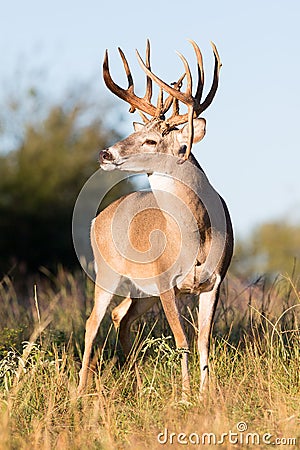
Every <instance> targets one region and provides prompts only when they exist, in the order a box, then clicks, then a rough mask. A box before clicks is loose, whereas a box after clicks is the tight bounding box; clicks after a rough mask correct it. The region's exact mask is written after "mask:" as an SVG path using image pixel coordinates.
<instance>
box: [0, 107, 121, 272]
mask: <svg viewBox="0 0 300 450" xmlns="http://www.w3.org/2000/svg"><path fill="white" fill-rule="evenodd" d="M15 109H16V111H15V113H16V115H17V114H19V112H20V111H18V110H17V109H18V108H15ZM10 112H11V111H10ZM43 116H44V117H43V118H42V117H41V116H40V115H39V114H37V115H36V117H34V116H33V117H31V118H29V119H26V120H25V122H24V123H23V124H22V126H23V129H22V132H20V130H19V133H18V135H19V139H18V140H17V141H16V142H17V146H16V148H15V149H14V150H11V151H9V152H6V153H5V152H4V151H3V147H4V144H5V142H7V135H6V136H5V130H4V129H3V128H4V127H3V124H2V129H1V128H0V129H1V131H2V139H1V135H0V271H1V272H6V271H8V270H10V269H11V268H12V266H14V265H15V264H16V263H17V264H18V263H22V264H23V267H26V268H28V269H36V268H38V267H39V266H41V265H47V266H48V267H54V266H56V265H57V264H58V263H62V264H64V265H68V266H72V264H74V262H75V261H76V258H75V253H74V250H73V246H72V237H71V217H72V210H73V206H74V203H75V200H76V197H77V195H78V193H79V191H80V189H81V188H82V186H83V184H84V182H85V181H86V180H87V178H88V177H89V176H90V175H91V174H92V173H93V172H94V171H95V170H97V169H98V164H97V155H98V150H99V149H101V148H105V147H106V146H107V145H109V144H110V143H111V142H112V141H114V140H116V139H117V138H118V136H117V133H116V132H115V131H113V130H111V129H108V127H106V126H105V125H104V124H103V122H102V121H101V119H99V116H100V117H101V115H100V114H99V116H98V118H95V114H94V113H93V112H91V108H90V107H89V105H87V104H86V103H83V102H80V101H76V100H75V101H74V100H73V101H70V100H68V101H62V102H61V104H58V105H55V106H52V107H50V108H49V110H48V111H47V113H46V114H43ZM11 120H13V118H11ZM4 137H5V139H4ZM1 145H2V149H1Z"/></svg>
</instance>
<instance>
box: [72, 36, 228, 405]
mask: <svg viewBox="0 0 300 450" xmlns="http://www.w3.org/2000/svg"><path fill="white" fill-rule="evenodd" d="M190 43H191V44H192V46H193V49H194V53H195V56H196V61H197V72H198V81H197V86H196V91H195V94H193V92H192V91H193V80H192V74H191V70H190V66H189V63H188V61H187V60H186V58H185V57H184V56H183V55H182V54H180V53H178V55H179V57H180V59H181V60H182V62H183V65H184V73H183V75H181V76H180V77H179V79H178V81H177V82H174V83H170V84H168V83H166V82H164V81H163V80H162V79H161V78H159V77H158V76H157V75H156V74H155V73H154V72H153V71H152V69H151V64H150V43H149V40H147V45H146V57H145V61H144V60H143V59H142V57H141V56H140V54H139V52H138V51H137V50H136V56H137V59H138V62H139V64H140V66H141V68H142V70H143V71H144V73H145V75H146V92H145V95H144V97H139V96H138V95H136V94H135V92H134V83H133V77H132V74H131V70H130V67H129V64H128V61H127V59H126V57H125V55H124V53H123V51H122V50H121V49H120V48H119V49H118V50H119V53H120V56H121V59H122V62H123V66H124V70H125V73H126V76H127V80H128V88H127V89H124V88H121V87H120V86H119V85H117V84H116V83H115V82H114V81H113V79H112V77H111V74H110V69H109V60H108V51H107V50H106V52H105V57H104V62H103V78H104V82H105V84H106V86H107V88H108V89H109V90H110V91H111V92H112V93H113V94H115V95H116V96H117V97H119V98H120V99H122V100H124V101H126V102H127V103H128V104H129V105H130V110H129V111H130V112H131V113H132V112H135V111H136V110H137V111H138V112H139V114H140V116H141V118H142V123H139V122H134V123H133V126H134V132H133V133H132V134H130V135H129V136H128V137H126V138H125V139H123V140H121V141H119V142H117V143H115V144H114V145H112V146H110V147H108V148H106V149H104V150H101V151H100V153H99V163H100V167H101V169H102V170H104V171H111V170H121V171H129V172H133V173H144V174H147V176H148V179H149V183H150V187H151V189H150V190H144V191H137V192H134V193H131V194H128V195H126V196H123V197H121V198H119V199H117V200H115V201H114V202H113V203H111V204H110V205H109V206H108V207H107V208H105V209H104V210H103V211H102V212H101V213H100V214H99V215H98V216H97V217H96V218H95V219H94V220H93V221H92V225H91V232H90V233H91V246H92V249H93V254H94V263H95V273H96V277H95V293H94V306H93V309H92V312H91V314H90V316H89V318H88V319H87V322H86V332H85V348H84V354H83V359H82V367H81V370H80V374H79V386H78V392H79V394H82V393H83V392H84V390H85V389H86V385H87V379H88V374H89V372H90V370H91V369H90V359H91V352H92V346H93V342H94V339H95V336H96V334H97V331H98V329H99V326H100V324H101V321H102V319H103V317H104V315H105V312H106V310H107V308H108V306H109V304H110V303H111V300H112V298H113V297H114V295H115V294H118V295H120V296H121V297H122V298H123V300H122V301H121V303H120V304H119V305H118V306H117V307H115V308H114V310H113V311H112V320H113V322H114V325H115V327H116V328H118V330H119V339H120V343H121V346H122V349H123V351H124V354H125V357H127V358H128V357H129V355H130V352H131V350H132V344H131V338H130V329H131V325H132V323H133V322H134V321H135V320H136V319H137V318H138V317H140V316H142V315H143V314H144V313H145V312H146V311H147V310H149V308H151V306H152V305H153V304H154V303H155V302H157V301H160V302H161V305H162V308H163V311H164V313H165V316H166V318H167V321H168V323H169V326H170V329H171V331H172V333H173V336H174V340H175V344H176V349H177V350H178V352H180V356H181V373H182V389H181V395H182V400H183V401H188V399H189V398H190V396H191V388H190V374H189V367H188V355H189V343H188V341H187V338H186V333H185V329H184V323H183V317H182V315H181V313H180V308H179V304H178V296H179V295H180V294H181V293H192V294H195V298H197V302H198V309H197V312H198V321H197V348H198V352H199V363H200V373H201V376H200V383H199V395H200V397H202V396H203V395H204V394H205V392H207V391H208V371H209V347H210V337H211V331H212V325H213V319H214V313H215V310H216V305H217V302H218V298H219V293H220V286H221V283H222V281H223V280H224V277H225V275H226V272H227V270H228V267H229V265H230V261H231V258H232V253H233V241H234V238H233V229H232V224H231V219H230V215H229V211H228V208H227V206H226V203H225V201H224V200H223V198H222V197H221V196H220V195H219V194H218V193H217V191H216V190H215V189H214V188H213V187H212V185H211V184H210V182H209V180H208V178H207V176H206V175H205V173H204V170H203V169H202V167H201V166H200V164H199V163H198V161H197V160H196V158H195V157H194V155H193V153H192V151H191V150H192V145H193V144H194V143H196V142H199V141H201V140H202V139H203V137H204V135H205V133H206V120H205V119H204V118H203V117H199V116H200V115H201V114H202V113H203V112H204V111H205V110H206V109H207V108H208V107H209V106H210V104H211V103H212V101H213V99H214V97H215V94H216V91H217V88H218V84H219V72H220V68H221V61H220V57H219V54H218V51H217V48H216V46H215V44H214V43H211V45H212V50H213V54H214V72H213V80H212V85H211V88H210V90H209V92H208V94H207V96H206V97H205V99H204V101H202V102H201V99H202V93H203V87H204V69H203V58H202V54H201V51H200V49H199V47H198V45H197V44H196V42H195V41H192V40H191V41H190ZM153 83H155V84H156V85H157V86H158V89H159V93H158V99H157V102H156V104H153V102H152V94H153ZM183 85H186V87H185V90H184V91H182V87H183ZM180 104H183V105H184V106H185V108H186V112H183V113H181V112H180ZM170 109H172V110H171V112H170ZM167 113H168V114H167Z"/></svg>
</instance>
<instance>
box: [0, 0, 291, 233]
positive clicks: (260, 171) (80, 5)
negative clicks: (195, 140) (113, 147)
mask: <svg viewBox="0 0 300 450" xmlns="http://www.w3.org/2000/svg"><path fill="white" fill-rule="evenodd" d="M1 3H2V5H1V15H0V37H1V39H0V67H1V69H0V83H1V84H0V86H1V89H2V88H3V86H5V85H7V80H10V79H11V80H12V83H15V82H18V80H17V79H16V76H14V74H16V73H17V71H18V70H19V71H20V70H21V71H22V67H24V70H26V68H29V69H30V68H31V67H42V68H43V69H44V74H45V86H46V89H48V92H49V97H52V96H53V97H55V96H57V97H59V95H61V94H62V93H63V92H64V90H65V89H67V88H68V87H69V86H72V85H74V83H75V82H81V81H82V82H88V83H89V84H90V87H91V90H92V92H94V95H95V98H94V100H95V101H99V104H101V103H102V102H104V103H105V102H106V101H107V99H108V98H109V99H111V101H112V102H113V104H114V105H115V107H116V114H115V127H116V128H118V127H120V128H121V129H122V132H124V133H129V132H131V129H132V128H131V123H132V121H133V120H138V116H135V115H133V116H131V115H129V114H127V112H126V111H127V110H128V105H126V104H125V103H124V102H121V100H118V99H114V98H113V96H112V94H111V95H110V94H109V93H106V91H105V88H104V86H103V82H102V75H101V64H102V59H103V55H104V51H105V49H106V48H108V49H109V52H110V61H111V71H112V74H113V77H114V79H115V80H116V81H117V82H118V83H119V84H123V85H124V86H126V82H125V77H124V74H123V68H122V66H121V64H120V61H119V55H118V54H117V51H116V48H117V46H120V47H122V49H123V50H124V51H125V53H126V55H127V57H128V59H129V61H130V63H131V67H132V71H133V74H134V76H135V84H136V87H137V92H138V93H142V90H143V89H144V76H143V73H142V72H141V70H140V68H139V67H138V65H137V63H136V60H135V53H134V50H135V48H138V49H139V50H140V51H141V52H144V48H145V42H146V38H147V37H149V38H150V40H151V44H152V68H153V71H155V72H156V73H157V74H159V75H160V76H161V77H162V78H163V79H165V80H166V81H174V79H176V78H177V77H178V75H179V74H181V72H182V65H181V62H180V60H179V58H178V56H177V55H176V53H175V50H179V51H180V52H182V53H184V55H186V56H187V58H188V60H189V61H190V62H191V66H193V65H195V60H194V55H193V52H192V49H191V46H190V44H189V43H188V41H187V39H189V38H191V39H194V40H195V41H196V42H197V43H198V44H199V46H200V47H201V49H202V52H203V56H204V60H205V68H206V74H207V75H206V80H207V88H208V87H209V83H210V80H211V72H212V68H213V57H212V51H211V48H210V45H209V41H210V40H213V41H214V42H215V43H216V44H217V47H218V50H219V53H220V56H221V59H222V63H223V67H222V69H221V81H220V87H219V90H218V93H217V96H216V98H215V100H214V102H213V104H212V105H211V107H210V108H209V110H207V111H206V112H205V114H204V117H205V118H206V119H207V135H206V137H205V139H204V140H203V141H202V142H201V143H199V144H197V145H196V146H195V147H194V153H195V155H196V157H197V158H198V160H199V161H200V163H201V165H202V166H203V168H204V169H205V170H206V173H207V175H208V177H209V178H210V180H211V181H212V183H213V185H214V186H215V187H216V188H217V190H218V191H219V192H220V193H221V194H222V195H223V196H224V198H225V199H226V201H227V203H228V206H229V209H230V211H231V215H232V219H233V222H234V225H235V230H236V232H237V233H238V234H239V235H244V234H247V233H249V232H250V231H251V230H252V229H253V227H255V225H257V224H259V223H261V222H264V221H267V220H275V219H281V220H284V219H285V218H286V219H288V220H290V221H293V222H297V223H299V222H300V177H299V170H300V169H299V168H300V148H299V147H300V146H299V142H298V135H299V129H300V125H299V109H300V84H299V73H300V62H299V60H300V58H299V55H300V27H299V23H300V3H299V1H298V0H281V1H279V0H263V1H262V0H252V1H251V2H249V1H248V2H247V1H240V0H226V1H224V0H215V1H214V2H208V1H205V2H204V1H202V0H198V1H194V0H192V1H186V2H179V1H176V0H174V1H173V2H163V1H157V0H154V1H151V2H145V3H144V2H137V1H131V2H123V1H122V2H121V1H119V2H118V1H115V2H113V1H112V2H103V1H100V0H98V1H96V0H85V1H84V2H83V1H75V0H73V1H70V0H61V1H58V0H52V1H51V2H49V1H48V2H40V1H37V0H27V1H26V2H21V1H20V0H19V1H16V0H10V1H9V2H1ZM5 83H6V84H5ZM120 111H121V113H122V115H123V117H124V120H125V122H122V123H120V124H118V120H119V117H120Z"/></svg>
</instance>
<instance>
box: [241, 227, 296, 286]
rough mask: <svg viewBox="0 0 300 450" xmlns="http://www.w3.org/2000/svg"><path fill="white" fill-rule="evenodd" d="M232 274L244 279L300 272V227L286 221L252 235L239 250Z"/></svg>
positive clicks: (261, 228) (257, 230)
mask: <svg viewBox="0 0 300 450" xmlns="http://www.w3.org/2000/svg"><path fill="white" fill-rule="evenodd" d="M235 254H236V256H235V259H234V262H233V265H232V270H233V271H234V272H235V273H237V274H238V275H241V276H244V277H248V278H249V277H253V276H255V275H262V274H266V276H267V277H268V278H270V279H272V278H274V277H276V276H277V275H278V274H282V275H289V276H291V275H292V274H293V273H294V274H295V272H296V274H298V273H299V272H300V226H299V225H292V224H289V223H288V222H285V221H277V222H268V223H264V224H262V225H260V226H259V227H258V228H257V229H256V230H255V231H254V232H253V233H252V235H251V236H250V237H249V238H248V239H247V240H245V241H243V242H239V243H238V244H237V246H236V252H235Z"/></svg>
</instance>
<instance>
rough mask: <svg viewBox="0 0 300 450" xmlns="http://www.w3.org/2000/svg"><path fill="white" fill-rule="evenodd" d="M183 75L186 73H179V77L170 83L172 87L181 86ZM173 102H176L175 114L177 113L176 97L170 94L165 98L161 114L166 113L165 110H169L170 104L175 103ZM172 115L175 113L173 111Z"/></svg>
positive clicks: (177, 87) (178, 88)
mask: <svg viewBox="0 0 300 450" xmlns="http://www.w3.org/2000/svg"><path fill="white" fill-rule="evenodd" d="M185 75H186V74H185V73H184V74H183V75H181V77H180V78H179V80H178V81H177V82H176V83H171V84H172V85H173V87H174V89H176V90H180V88H181V86H182V81H183V79H184V77H185ZM175 102H176V103H177V107H175V109H176V114H178V113H179V110H178V100H177V99H176V98H174V97H173V96H172V95H169V96H168V98H167V99H166V101H165V103H164V107H163V110H162V114H166V112H167V111H169V109H170V108H171V105H172V104H173V105H175ZM174 111H175V110H174ZM173 115H175V112H173V114H172V116H173Z"/></svg>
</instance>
